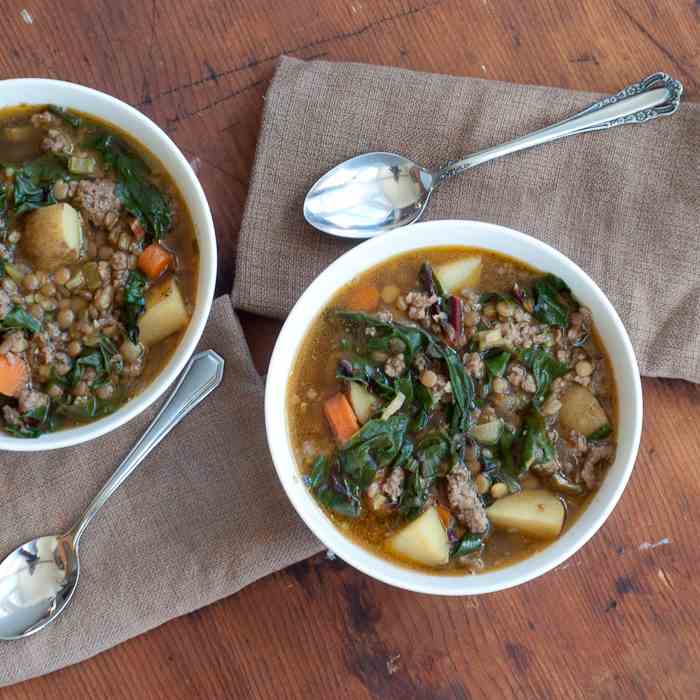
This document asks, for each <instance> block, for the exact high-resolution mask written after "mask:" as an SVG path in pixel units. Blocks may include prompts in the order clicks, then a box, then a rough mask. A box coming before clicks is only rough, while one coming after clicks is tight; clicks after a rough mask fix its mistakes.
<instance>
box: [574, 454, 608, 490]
mask: <svg viewBox="0 0 700 700" xmlns="http://www.w3.org/2000/svg"><path fill="white" fill-rule="evenodd" d="M614 454H615V448H614V447H613V446H612V445H610V444H605V445H594V446H593V447H591V448H590V449H589V450H588V454H587V455H586V459H585V461H584V463H583V468H582V469H581V478H582V479H583V482H584V483H585V484H586V486H587V487H588V489H589V490H593V489H594V488H595V487H596V486H597V485H598V476H597V474H596V466H597V465H598V463H599V462H602V461H603V460H604V459H609V458H610V457H612V456H613V455H614Z"/></svg>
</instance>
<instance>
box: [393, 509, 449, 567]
mask: <svg viewBox="0 0 700 700" xmlns="http://www.w3.org/2000/svg"><path fill="white" fill-rule="evenodd" d="M385 546H386V548H387V550H388V551H389V552H391V553H392V554H395V555H397V556H398V557H400V558H402V559H407V560H408V561H413V562H416V563H418V564H425V565H426V566H440V565H441V564H447V562H448V560H449V558H450V543H449V540H448V539H447V531H446V530H445V526H444V525H443V524H442V520H440V516H439V515H438V512H437V508H429V509H428V510H426V511H425V513H423V514H422V515H419V516H418V517H417V518H416V519H415V520H414V521H413V522H411V523H409V524H408V525H406V527H404V528H403V529H402V530H399V531H398V532H397V533H396V534H395V535H392V536H391V537H389V539H387V541H386V543H385Z"/></svg>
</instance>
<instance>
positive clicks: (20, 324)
mask: <svg viewBox="0 0 700 700" xmlns="http://www.w3.org/2000/svg"><path fill="white" fill-rule="evenodd" d="M0 328H1V329H2V330H4V331H8V330H13V329H16V328H18V329H21V330H24V331H29V332H30V333H38V332H39V331H40V330H41V323H40V322H39V321H37V320H36V319H35V318H34V316H32V315H31V314H30V313H28V312H27V311H25V310H24V309H23V308H22V307H21V306H16V305H15V306H13V307H12V308H11V309H10V310H9V311H8V312H7V314H6V315H5V317H4V318H3V319H2V320H1V321H0Z"/></svg>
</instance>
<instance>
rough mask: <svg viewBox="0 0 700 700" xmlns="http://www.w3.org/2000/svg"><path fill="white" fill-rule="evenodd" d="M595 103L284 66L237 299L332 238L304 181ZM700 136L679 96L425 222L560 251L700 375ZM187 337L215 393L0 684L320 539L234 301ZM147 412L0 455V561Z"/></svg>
mask: <svg viewBox="0 0 700 700" xmlns="http://www.w3.org/2000/svg"><path fill="white" fill-rule="evenodd" d="M591 100H592V96H590V95H581V94H577V93H570V92H565V91H562V90H555V89H545V88H533V87H523V86H515V85H504V84H499V83H489V82H484V81H481V80H472V79H461V78H450V77H446V76H435V75H423V74H417V73H411V72H408V71H403V70H397V69H386V68H375V67H370V66H358V65H348V64H327V63H308V64H304V63H301V62H299V61H294V60H291V59H283V60H282V62H281V65H280V67H279V69H278V72H277V74H276V77H275V79H274V81H273V83H272V86H271V88H270V90H269V91H268V95H267V101H266V110H265V118H264V121H263V127H262V135H261V139H260V143H259V146H258V154H257V159H256V165H255V172H254V175H253V179H252V182H251V188H250V197H249V201H248V204H247V208H246V214H245V219H244V225H243V231H242V238H241V245H240V249H239V260H238V271H237V279H236V284H235V290H234V294H235V299H236V300H237V302H238V304H239V305H241V306H242V307H244V308H246V309H249V310H252V311H256V312H258V313H263V314H268V315H272V316H277V317H282V316H284V315H285V313H286V312H287V311H288V310H289V308H290V307H291V305H292V304H293V302H294V301H295V300H296V298H297V297H298V295H299V294H300V293H301V291H302V290H303V289H304V288H305V286H306V285H307V284H308V283H309V282H310V281H311V279H312V278H313V277H314V275H315V274H316V273H317V272H319V271H320V270H321V269H322V268H323V267H324V266H325V265H326V264H327V263H328V262H329V261H331V260H332V259H333V258H334V257H336V256H337V255H339V254H340V253H342V252H343V250H345V248H346V247H347V246H346V245H345V244H343V243H342V242H341V241H338V240H334V239H331V238H329V237H327V236H322V235H319V234H318V233H316V232H315V231H313V230H311V229H309V228H308V227H307V226H306V225H305V224H304V223H303V221H302V217H301V204H302V201H303V198H304V194H305V193H306V190H307V188H308V187H309V185H310V184H311V183H312V182H313V181H314V179H315V178H316V177H318V176H319V175H321V174H322V173H323V172H325V171H326V170H327V169H328V168H330V167H331V166H332V165H335V164H336V163H337V162H338V161H340V160H343V159H344V158H347V157H349V156H352V155H355V154H357V153H361V152H363V151H367V150H379V149H387V150H396V151H399V152H402V153H405V154H407V155H409V156H412V157H414V158H415V159H417V160H418V161H419V162H421V163H425V164H426V165H430V164H437V163H440V162H443V161H445V160H448V159H450V158H453V157H455V156H459V155H461V154H463V153H466V152H468V151H469V150H473V149H476V148H479V147H481V146H485V145H487V144H491V143H496V142H498V141H501V140H505V139H508V138H511V137H513V136H515V135H517V134H520V133H523V132H524V131H527V130H528V129H533V128H536V127H539V126H541V125H542V124H544V123H546V122H547V121H549V120H552V119H555V118H558V117H560V116H562V115H564V114H568V113H570V112H572V111H574V110H576V109H578V108H580V107H582V106H584V105H586V104H588V103H589V102H590V101H591ZM399 115H400V116H399ZM699 136H700V110H698V108H697V106H694V105H685V106H683V107H682V108H681V110H680V112H679V113H678V114H677V115H675V116H674V117H673V118H671V119H667V120H659V121H657V122H654V123H652V124H647V125H645V126H643V127H639V128H632V127H629V128H627V127H625V128H622V129H618V130H616V131H615V132H611V133H609V134H593V135H589V136H583V137H578V138H577V139H576V140H569V141H568V142H563V143H560V144H557V145H552V146H548V147H543V148H541V149H539V150H536V151H532V152H530V153H527V154H520V155H517V156H513V157H512V158H509V159H506V160H503V161H499V162H497V163H493V164H491V165H486V166H482V167H481V168H479V169H477V170H474V171H473V172H471V173H469V174H467V175H465V176H463V177H461V178H456V179H454V180H453V181H452V182H450V183H448V184H446V185H445V186H444V187H443V188H442V189H441V190H440V191H439V192H438V193H437V196H436V197H435V199H434V200H433V202H432V203H431V207H430V209H429V215H430V216H431V217H432V218H437V217H443V218H445V217H452V218H456V217H463V218H480V219H486V220H489V221H496V222H499V223H503V224H507V225H510V226H513V227H515V228H519V229H521V230H524V231H526V232H528V233H531V234H533V235H535V236H538V237H541V238H543V239H545V240H547V241H549V242H551V243H554V244H555V245H557V246H558V247H559V248H560V249H562V250H563V251H564V252H565V253H567V254H568V255H570V256H571V257H573V258H574V259H575V260H577V261H578V262H579V263H581V264H582V265H583V267H584V268H586V269H587V270H588V271H589V272H590V273H591V274H592V275H593V277H594V278H595V279H596V280H598V281H599V282H600V283H601V284H602V286H603V287H604V289H605V290H606V291H607V292H608V294H610V295H611V297H612V298H613V301H614V302H615V303H616V305H617V307H618V309H619V310H620V311H621V313H622V315H623V317H624V319H625V321H626V323H627V326H628V328H629V329H630V331H631V333H632V335H633V337H634V340H635V342H636V345H637V351H638V353H639V354H640V357H641V360H642V365H643V368H644V370H645V371H646V372H648V373H654V374H664V375H668V376H683V377H686V378H689V379H695V380H698V379H700V355H699V354H698V353H700V342H699V340H700V316H699V315H698V314H699V313H700V312H699V311H698V306H697V304H695V303H694V302H695V298H696V297H697V296H698V292H700V285H699V280H700V277H699V276H698V275H699V273H698V267H699V263H700V237H698V235H697V234H698V221H699V220H700V217H699V216H698V214H699V213H700V212H699V211H698V191H699V190H700V187H699V186H698V185H699V183H698V179H697V178H698V167H697V166H698V157H699V156H700V144H699V141H698V139H699ZM200 347H201V348H213V349H214V350H216V351H217V352H218V353H219V354H220V355H222V357H224V359H225V360H226V369H225V375H224V381H223V383H222V385H221V386H220V387H219V388H218V389H217V390H216V391H215V392H214V393H213V394H212V395H211V396H210V397H209V398H207V400H206V401H205V402H204V403H203V404H201V405H200V406H198V407H197V408H196V409H195V410H194V411H193V412H192V414H191V415H189V416H188V417H187V418H186V419H185V420H184V421H183V423H182V424H181V425H180V426H178V427H177V428H176V429H175V430H174V432H173V434H172V435H171V436H170V437H169V438H168V439H167V440H165V441H164V442H163V443H162V444H161V445H159V446H158V448H157V449H156V450H155V451H154V453H153V454H152V455H151V456H149V458H148V460H147V461H146V463H145V464H143V466H142V467H141V468H140V469H139V470H138V471H136V472H135V473H134V474H133V475H132V476H131V477H130V478H129V480H128V481H127V483H126V484H124V486H122V488H121V489H120V490H119V491H118V492H117V493H116V494H115V495H114V496H113V498H112V499H111V500H110V502H109V504H108V505H107V506H106V507H105V509H104V510H103V511H102V512H101V513H100V515H99V517H98V518H97V519H96V520H95V522H94V523H93V524H92V525H91V526H90V530H89V532H88V533H87V535H86V537H85V539H84V540H83V542H82V545H81V563H82V573H81V578H80V585H79V586H78V590H77V592H76V596H75V599H74V601H73V604H72V605H71V606H70V608H69V609H68V610H67V611H66V612H65V613H64V615H63V616H62V617H61V618H60V619H59V620H58V621H57V622H56V623H55V624H54V625H53V626H52V627H50V628H49V629H47V630H45V631H43V632H41V633H39V634H37V635H35V636H33V637H30V638H29V639H26V640H22V641H17V642H0V685H7V684H10V683H14V682H17V681H19V680H23V679H26V678H30V677H32V676H35V675H39V674H42V673H47V672H49V671H52V670H54V669H57V668H60V667H62V666H67V665H69V664H72V663H75V662H77V661H80V660H82V659H85V658H87V657H89V656H92V655H94V654H96V653H98V652H100V651H102V650H104V649H107V648H109V647H111V646H113V645H115V644H118V643H119V642H121V641H123V640H125V639H127V638H129V637H132V636H135V635H137V634H140V633H141V632H144V631H146V630H148V629H150V628H152V627H155V626H157V625H159V624H161V623H163V622H165V621H167V620H169V619H171V618H173V617H176V616H178V615H182V614H184V613H187V612H189V611H191V610H194V609H196V608H199V607H202V606H204V605H207V604H208V603H211V602H213V601H214V600H217V599H218V598H221V597H223V596H226V595H230V594H231V593H234V592H235V591H237V590H239V589H240V588H242V587H243V586H245V585H247V584H248V583H250V582H252V581H255V580H256V579H258V578H260V577H262V576H264V575H266V574H268V573H271V572H272V571H276V570H278V569H281V568H283V567H285V566H287V565H289V564H291V563H293V562H295V561H298V560H300V559H303V558H305V557H307V556H310V555H311V554H313V553H315V552H317V551H319V550H320V549H321V545H320V543H319V542H318V541H317V540H316V539H315V538H314V537H313V536H312V535H311V533H310V532H309V531H308V530H307V529H306V527H305V526H304V525H303V523H302V522H301V520H300V519H299V518H298V517H297V516H296V514H295V513H294V511H293V509H292V507H291V505H290V504H289V502H288V501H287V498H286V496H285V495H284V493H283V491H282V489H281V487H280V486H279V483H278V481H277V478H276V476H275V474H274V469H273V467H272V464H271V462H270V459H269V455H268V450H267V445H266V441H265V425H264V420H263V382H262V380H261V378H260V377H259V376H258V374H257V373H256V371H255V369H254V367H253V364H252V362H251V358H250V355H249V352H248V349H247V347H246V344H245V339H244V337H243V334H242V331H241V328H240V325H239V324H238V321H237V319H236V316H235V314H234V312H233V309H232V307H231V303H230V300H229V299H228V298H223V299H219V300H218V301H217V302H216V303H215V304H214V308H213V311H212V315H211V318H210V319H209V323H208V325H207V328H206V331H205V333H204V337H203V338H202V342H201V343H200ZM156 409H157V407H154V408H153V409H152V410H150V411H148V412H147V413H146V414H144V415H142V416H139V417H138V418H135V419H134V420H132V421H131V422H130V423H129V424H128V425H126V426H125V427H123V428H122V429H120V430H118V431H115V432H114V433H112V434H110V435H107V436H105V437H102V438H100V439H98V440H95V441H93V442H91V443H89V444H87V445H82V446H79V447H76V448H71V449H65V450H59V451H55V452H46V453H40V454H24V455H19V454H7V453H6V454H4V455H2V456H0V493H1V494H2V498H3V502H2V506H3V507H2V520H1V521H0V522H1V524H2V527H0V556H2V555H3V554H4V553H6V552H8V551H9V550H11V549H12V548H14V547H15V546H16V545H17V544H19V543H21V542H24V541H26V540H27V539H29V538H30V537H31V536H33V535H36V534H43V533H46V532H51V531H54V532H57V531H60V530H62V529H66V528H68V527H69V526H70V525H71V524H72V523H73V522H74V520H75V519H76V518H77V517H78V516H79V514H80V512H81V511H82V509H83V508H84V507H85V506H86V505H87V500H89V498H90V497H91V495H92V494H94V493H96V492H97V490H98V489H99V487H100V486H101V485H102V483H103V482H104V481H105V480H106V479H107V477H108V476H109V474H111V472H112V471H113V469H114V468H115V466H116V464H117V463H118V462H119V461H120V459H121V458H122V457H123V456H124V455H125V454H126V453H127V452H128V450H129V448H130V446H131V445H132V444H133V443H134V442H135V441H136V439H137V437H138V436H139V435H140V434H141V433H142V432H143V430H144V429H145V428H146V426H147V424H148V423H149V421H150V420H151V418H152V417H153V415H154V414H155V411H156ZM270 513H274V514H275V517H274V519H271V518H270Z"/></svg>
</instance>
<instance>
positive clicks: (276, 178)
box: [234, 58, 700, 382]
mask: <svg viewBox="0 0 700 700" xmlns="http://www.w3.org/2000/svg"><path fill="white" fill-rule="evenodd" d="M639 77H640V78H642V77H644V76H641V75H640V76H639ZM620 87H623V86H620ZM598 97H599V95H592V94H586V93H580V92H570V91H567V90H560V89H557V88H544V87H532V86H525V85H510V84H504V83H498V82H493V81H486V80H478V79H472V78H455V77H450V76H445V75H429V74H425V73H415V72H412V71H407V70H400V69H397V68H383V67H378V66H366V65H359V64H351V63H327V62H323V61H314V62H311V63H304V62H302V61H298V60H295V59H291V58H283V59H282V61H281V63H280V65H279V67H278V69H277V73H276V74H275V78H274V80H273V82H272V86H271V87H270V89H269V91H268V93H267V97H266V100H265V117H264V120H263V125H262V131H261V134H260V139H259V143H258V151H257V157H256V162H255V169H254V171H253V178H252V181H251V185H250V190H249V192H248V201H247V205H246V212H245V217H244V219H243V226H242V230H241V236H240V248H239V252H238V257H237V270H236V281H235V286H234V304H235V305H236V306H237V307H240V308H244V309H248V310H250V311H254V312H257V313H262V314H267V315H271V316H275V317H278V318H282V317H284V316H285V315H286V314H287V313H288V312H289V310H290V308H291V306H292V304H293V303H294V302H295V301H296V300H297V298H298V297H299V295H300V293H301V292H302V291H303V290H304V289H305V288H306V286H307V285H308V284H309V282H311V280H312V279H313V278H314V277H315V276H316V275H317V274H318V273H319V272H321V270H322V269H323V268H325V267H326V266H327V265H328V263H329V262H331V261H332V260H333V259H335V258H336V257H338V256H339V255H340V254H341V253H343V252H345V251H346V250H347V249H348V248H349V247H350V245H351V244H350V243H348V242H347V241H344V240H342V239H336V238H332V237H330V236H326V235H322V234H319V233H318V232H317V231H315V230H314V229H312V228H311V227H310V226H308V225H306V224H305V223H304V221H303V217H302V203H303V201H304V196H305V195H306V192H307V190H308V189H309V186H310V185H311V184H312V183H313V182H314V181H315V180H316V179H317V178H318V177H320V176H321V175H323V174H324V173H325V172H326V171H328V170H329V169H330V168H331V167H333V166H334V165H336V164H338V163H340V162H341V161H343V160H345V159H346V158H350V157H351V156H355V155H358V154H360V153H364V152H367V151H395V152H397V153H401V154H403V155H406V156H408V157H409V158H411V159H412V160H414V161H416V162H417V163H420V164H421V165H424V166H438V165H442V164H444V163H445V162H446V161H448V160H451V159H455V158H459V157H461V156H464V155H465V154H467V153H470V152H474V151H477V150H480V149H482V148H485V147H487V146H491V145H495V144H498V143H502V142H504V141H507V140H509V139H512V138H514V137H516V136H520V135H523V134H525V133H527V132H529V131H533V130H535V129H539V128H541V127H543V126H545V125H547V124H550V123H552V122H553V121H556V120H558V119H561V118H563V117H565V116H569V115H571V114H573V113H574V112H576V111H578V110H580V109H581V108H583V107H586V106H588V105H590V104H591V103H592V102H594V101H595V100H596V99H598ZM424 219H480V220H484V221H490V222H493V223H497V224H502V225H505V226H510V227H512V228H515V229H518V230H520V231H523V232H525V233H528V234H530V235H532V236H535V237H536V238H539V239H541V240H543V241H546V242H547V243H550V244H551V245H553V246H555V247H556V248H558V249H559V250H561V251H562V252H563V253H564V254H566V255H568V256H569V257H570V258H572V259H573V260H574V261H575V262H576V263H578V264H579V265H580V266H581V267H582V268H583V269H584V270H586V272H588V274H589V275H591V277H592V278H593V279H594V280H595V281H596V282H597V283H598V284H599V285H600V286H601V287H602V289H603V291H605V293H606V294H607V295H608V296H609V298H610V299H611V300H612V302H613V304H614V305H615V308H616V309H617V311H618V313H619V314H620V316H621V317H622V320H623V322H624V323H625V326H626V327H627V330H628V332H629V334H630V336H631V338H632V342H633V344H634V347H635V350H636V352H637V357H638V359H639V363H640V367H641V370H642V373H643V374H647V375H653V376H663V377H681V378H683V379H689V380H691V381H695V382H698V381H700V305H698V303H697V301H696V300H697V299H698V297H699V296H700V105H698V104H692V103H687V102H682V103H681V107H680V109H679V110H678V112H677V113H676V114H674V115H673V116H672V117H669V118H664V119H658V120H656V121H653V122H648V123H645V124H642V125H639V126H637V125H635V126H631V125H628V126H623V127H616V128H615V129H611V130H609V131H606V132H599V133H592V134H585V135H582V136H575V137H571V138H568V139H564V140H563V141H559V142H557V143H553V144H548V145H545V146H540V147H538V148H535V149H532V150H530V151H527V152H524V153H518V154H516V155H512V156H509V157H506V158H501V159H499V160H497V161H493V162H491V163H488V164H485V165H481V166H479V167H478V168H475V169H474V170H470V171H469V172H466V173H464V174H462V175H459V176H457V177H455V178H452V179H451V180H450V181H449V182H447V183H445V184H444V185H443V186H442V187H440V189H438V190H437V192H436V193H435V196H434V197H433V198H432V201H431V203H430V206H429V207H428V209H427V212H426V214H425V215H424Z"/></svg>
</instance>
